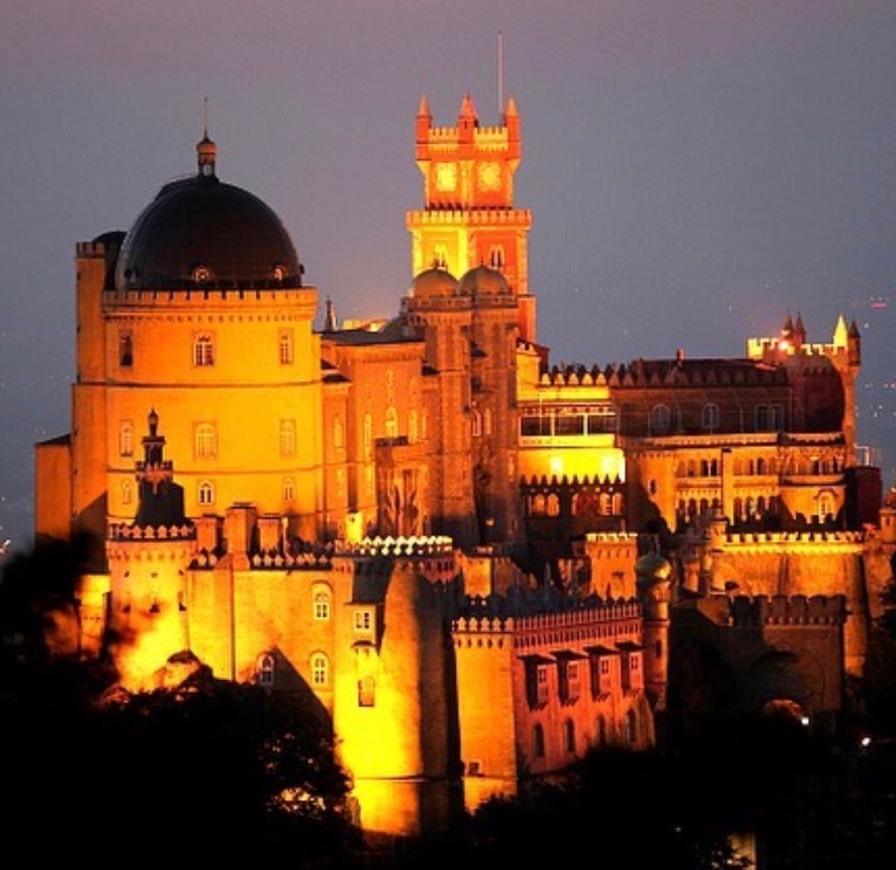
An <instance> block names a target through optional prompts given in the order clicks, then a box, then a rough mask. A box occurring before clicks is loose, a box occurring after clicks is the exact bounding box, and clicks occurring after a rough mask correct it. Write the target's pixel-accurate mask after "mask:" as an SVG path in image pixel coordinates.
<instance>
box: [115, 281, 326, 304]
mask: <svg viewBox="0 0 896 870" xmlns="http://www.w3.org/2000/svg"><path fill="white" fill-rule="evenodd" d="M103 301H104V304H105V305H114V306H116V307H128V306H133V307H153V306H159V307H161V308H164V309H165V310H169V309H170V308H171V307H172V305H175V306H176V305H178V304H180V305H185V306H186V305H190V306H193V305H196V304H198V303H208V302H217V303H224V304H226V305H232V306H233V307H235V308H236V307H239V308H245V307H246V306H257V305H258V304H259V303H262V304H268V305H271V306H276V307H278V308H282V307H286V306H299V307H308V308H310V309H316V307H317V290H316V288H315V287H309V286H290V285H288V284H286V283H282V284H278V283H277V282H275V281H265V282H259V283H257V284H255V285H253V286H251V287H250V286H245V287H237V286H209V287H196V286H195V285H190V286H188V287H156V288H136V287H134V288H128V289H126V290H107V291H106V292H105V294H104V300H103Z"/></svg>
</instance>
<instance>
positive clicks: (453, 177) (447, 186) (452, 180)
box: [436, 163, 457, 190]
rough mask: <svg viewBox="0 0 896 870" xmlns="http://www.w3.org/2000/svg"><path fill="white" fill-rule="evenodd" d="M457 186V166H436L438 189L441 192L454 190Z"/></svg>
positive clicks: (449, 164) (450, 164)
mask: <svg viewBox="0 0 896 870" xmlns="http://www.w3.org/2000/svg"><path fill="white" fill-rule="evenodd" d="M456 185H457V166H455V164H453V163H440V164H439V165H438V166H436V187H437V188H438V189H439V190H454V188H455V186H456Z"/></svg>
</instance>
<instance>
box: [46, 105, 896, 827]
mask: <svg viewBox="0 0 896 870" xmlns="http://www.w3.org/2000/svg"><path fill="white" fill-rule="evenodd" d="M415 156H416V163H417V167H418V169H419V171H420V173H421V176H422V180H423V207H422V208H421V209H418V210H411V211H408V212H407V215H406V226H407V229H408V232H409V234H410V237H411V275H410V281H409V286H408V287H407V289H406V292H405V293H404V295H403V296H402V297H401V299H400V303H399V305H398V311H397V313H396V314H395V316H393V317H389V318H385V319H383V320H380V321H376V322H371V323H366V324H362V325H355V326H353V327H352V328H345V327H340V325H339V323H338V321H337V317H336V312H335V311H334V310H333V308H332V306H331V305H330V303H329V301H327V302H326V309H325V317H324V318H323V322H322V324H321V326H320V328H317V327H316V325H315V319H316V317H317V314H318V310H319V302H320V300H319V297H318V292H317V289H316V288H315V287H314V286H312V285H310V284H308V283H307V282H306V281H305V278H304V269H303V267H302V264H301V261H300V259H299V256H298V253H297V251H296V248H295V247H294V245H293V242H292V240H291V238H290V236H289V234H288V232H287V231H286V229H285V228H284V227H283V225H282V224H281V223H280V220H279V219H278V217H277V216H276V215H275V214H274V213H273V211H272V210H271V209H270V208H269V207H268V206H267V205H266V204H265V203H263V202H261V201H260V200H259V199H258V198H256V197H255V196H254V195H252V194H251V193H249V192H248V191H246V190H243V189H241V188H239V187H236V186H234V185H231V184H228V183H225V182H224V181H222V180H221V179H220V178H219V177H218V174H217V169H216V162H217V147H216V145H215V143H214V142H212V141H211V140H210V139H209V137H208V135H207V134H206V135H205V136H204V137H203V139H202V141H201V142H200V143H199V145H198V147H197V158H198V161H197V162H198V165H197V170H196V172H195V174H193V175H191V176H188V177H185V178H182V179H180V180H177V181H173V182H170V183H168V184H166V185H165V186H163V187H162V188H161V190H160V191H159V192H158V194H157V195H156V197H155V198H154V199H153V200H152V202H150V204H149V205H148V206H147V207H146V208H145V210H144V211H143V212H142V213H141V214H140V215H139V216H138V217H137V219H136V220H135V222H134V224H133V226H132V227H131V228H130V229H129V230H128V231H127V232H121V231H114V232H107V233H104V234H102V235H100V236H98V237H96V238H94V239H93V241H89V242H81V243H79V244H78V245H77V247H76V270H77V287H76V294H75V296H76V309H77V338H76V347H77V353H76V365H77V373H76V380H75V383H74V385H73V389H72V426H71V433H70V434H68V435H64V436H62V437H59V438H56V439H53V440H51V441H47V442H43V443H41V444H38V445H37V446H36V483H35V523H36V529H35V531H36V534H37V540H38V541H40V540H41V539H44V538H62V539H65V538H69V537H71V536H72V535H74V534H76V533H84V534H86V535H88V536H89V538H90V540H91V541H92V542H93V544H94V548H93V551H92V554H91V557H90V564H88V565H86V566H85V571H84V576H83V579H82V589H81V596H80V608H81V613H80V618H81V621H80V625H81V632H82V636H81V637H80V639H79V644H80V647H79V648H80V650H81V651H82V654H84V655H90V654H91V652H92V651H93V650H95V649H96V648H97V646H98V644H99V641H100V638H101V637H102V636H103V634H104V632H106V631H107V630H108V629H113V630H114V631H115V632H116V634H117V636H119V637H120V638H122V641H121V643H120V645H119V647H118V649H117V665H118V668H119V671H120V674H121V682H122V684H123V685H124V686H125V687H127V688H130V689H134V690H139V689H146V688H152V687H156V686H159V685H161V684H162V683H163V681H164V679H165V674H166V663H168V662H169V660H170V659H171V658H172V657H173V656H178V655H180V656H181V658H182V655H183V653H185V652H187V651H189V652H190V653H192V654H193V656H195V657H196V658H198V659H199V660H200V661H202V662H203V663H205V664H207V665H209V666H210V667H211V668H212V670H213V672H214V673H215V674H216V675H217V676H221V677H226V678H229V679H233V680H239V681H255V682H258V683H260V684H262V685H264V686H267V687H269V688H270V690H271V691H280V692H292V693H296V694H297V695H302V696H304V697H306V698H308V697H310V698H313V700H314V703H315V704H316V705H317V706H318V708H319V710H320V712H321V713H322V715H326V716H327V717H328V719H329V720H330V721H331V722H332V726H333V728H334V731H335V733H336V735H337V736H338V738H339V745H340V753H341V760H342V762H343V763H344V765H345V766H346V768H347V770H348V771H349V773H350V774H351V777H352V781H353V789H354V796H355V797H356V798H357V802H358V806H359V813H360V824H361V826H362V827H363V828H364V829H365V831H369V832H371V833H383V834H390V835H396V834H397V835H402V834H413V833H419V832H421V831H424V830H433V829H438V828H440V827H441V828H444V827H446V826H448V825H450V824H451V822H452V820H453V819H454V818H456V814H457V813H458V812H459V811H461V810H463V809H464V808H466V809H467V810H472V809H475V808H476V807H477V806H478V805H479V804H480V803H481V802H482V801H483V800H485V799H486V798H488V797H489V796H490V795H494V794H513V793H515V792H516V791H517V790H518V789H519V788H521V787H523V786H524V784H525V782H526V781H527V779H528V778H531V777H538V776H547V775H551V774H555V773H558V772H560V771H562V770H563V769H564V767H566V766H568V765H569V763H570V762H572V761H574V760H575V759H576V758H579V757H581V755H582V754H583V753H584V752H586V751H587V750H588V749H590V748H591V747H601V746H610V745H624V746H630V747H634V748H645V747H649V746H652V745H654V744H655V742H656V741H657V740H658V739H659V735H660V730H661V726H662V727H665V726H666V725H667V724H669V723H671V722H674V719H675V716H676V712H677V711H678V713H680V711H681V710H683V709H685V708H686V707H687V705H688V703H689V697H690V696H689V694H688V692H689V688H690V685H689V683H688V680H690V681H691V682H692V681H693V680H694V679H695V676H694V667H693V664H694V662H696V661H697V660H698V659H699V654H698V653H699V650H700V648H701V645H711V646H712V647H713V649H715V650H716V652H717V653H718V661H719V662H720V663H721V665H722V666H724V667H725V668H727V670H728V673H729V674H730V675H731V676H732V678H733V680H734V681H735V684H736V685H738V686H739V687H740V688H741V691H740V694H739V695H738V703H741V704H742V705H743V708H744V709H745V710H748V709H757V708H760V707H762V706H763V705H770V704H780V703H786V704H789V705H791V706H792V708H793V709H795V710H798V711H799V712H800V714H802V715H807V716H809V717H812V718H813V720H814V721H817V722H819V723H823V725H824V727H835V724H836V720H837V716H838V714H839V713H840V711H841V708H842V704H843V685H844V680H845V678H846V676H847V675H849V674H853V675H859V674H861V670H862V667H863V663H864V658H865V654H866V650H867V642H868V626H869V620H871V619H872V618H873V617H874V615H875V614H876V609H875V608H876V607H878V606H879V605H878V604H877V602H878V595H879V592H880V590H881V589H882V588H883V586H884V585H885V584H886V583H887V582H888V580H889V579H891V576H892V558H893V554H894V552H896V508H894V507H893V506H882V493H881V485H880V475H879V472H878V470H877V469H875V468H870V467H866V466H863V465H860V464H859V463H858V462H857V459H856V431H855V419H856V402H855V384H856V379H857V377H858V374H859V370H860V366H861V337H860V335H859V332H858V329H857V328H856V325H855V323H847V322H846V321H845V320H844V319H843V318H842V317H841V318H840V319H839V320H838V322H837V323H836V324H834V326H833V331H832V334H831V338H830V340H829V341H826V342H823V343H814V342H810V341H809V340H808V336H807V331H806V328H805V326H804V324H803V321H802V318H801V317H799V316H797V317H796V319H793V318H791V317H790V316H788V317H787V319H786V321H785V323H784V326H783V329H782V331H781V333H780V335H777V336H774V337H769V338H760V339H750V340H749V341H748V342H747V344H746V350H745V353H744V354H743V355H742V356H738V357H732V358H726V359H691V358H687V357H686V356H685V355H684V353H683V352H680V353H678V354H677V355H676V357H675V358H674V359H653V358H641V357H638V358H636V359H634V360H633V361H631V362H629V363H626V364H619V365H606V366H599V365H594V366H592V367H590V368H589V367H584V366H575V367H565V368H558V367H557V366H554V365H551V363H550V352H549V349H548V348H547V347H544V346H543V345H541V344H539V343H538V339H537V331H536V321H537V317H536V314H537V310H536V298H535V295H534V293H533V292H532V289H531V288H530V286H529V279H528V233H529V230H530V227H531V224H532V219H531V214H530V212H528V211H527V210H525V209H520V208H517V207H516V205H515V204H514V175H515V173H516V171H517V169H518V167H519V165H520V161H521V157H522V138H521V128H520V116H519V112H518V110H517V107H516V104H515V102H514V101H513V99H510V100H508V101H507V104H506V107H505V112H504V114H503V117H502V118H501V121H500V123H499V124H498V125H497V126H493V127H486V126H482V125H481V124H480V121H479V117H478V113H477V110H476V107H475V105H474V102H473V100H472V98H471V97H470V96H469V95H467V96H465V97H464V98H463V100H462V103H461V107H460V112H459V115H458V118H457V123H456V125H455V126H451V127H438V126H434V125H433V118H432V114H431V112H430V109H429V106H428V104H427V102H426V100H425V99H423V100H422V101H421V103H420V106H419V108H418V111H417V117H416V152H415ZM178 660H180V659H178ZM688 663H689V664H690V666H687V665H688ZM683 674H688V675H689V676H688V677H687V679H686V678H685V677H683V676H682V675H683Z"/></svg>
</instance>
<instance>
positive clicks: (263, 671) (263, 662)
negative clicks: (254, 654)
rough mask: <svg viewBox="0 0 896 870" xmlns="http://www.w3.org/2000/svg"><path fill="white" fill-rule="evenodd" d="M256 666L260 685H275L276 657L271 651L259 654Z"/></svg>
mask: <svg viewBox="0 0 896 870" xmlns="http://www.w3.org/2000/svg"><path fill="white" fill-rule="evenodd" d="M255 668H256V678H257V680H258V684H259V685H260V686H273V685H274V657H273V656H272V655H271V654H270V653H265V654H264V655H262V656H259V657H258V662H257V663H256V666H255Z"/></svg>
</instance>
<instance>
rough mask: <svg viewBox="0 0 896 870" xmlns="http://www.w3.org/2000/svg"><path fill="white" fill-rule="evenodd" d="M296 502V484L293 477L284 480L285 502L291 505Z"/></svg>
mask: <svg viewBox="0 0 896 870" xmlns="http://www.w3.org/2000/svg"><path fill="white" fill-rule="evenodd" d="M295 500H296V482H295V480H294V479H293V478H291V477H286V478H284V480H283V501H285V502H287V503H289V502H293V501H295Z"/></svg>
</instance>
